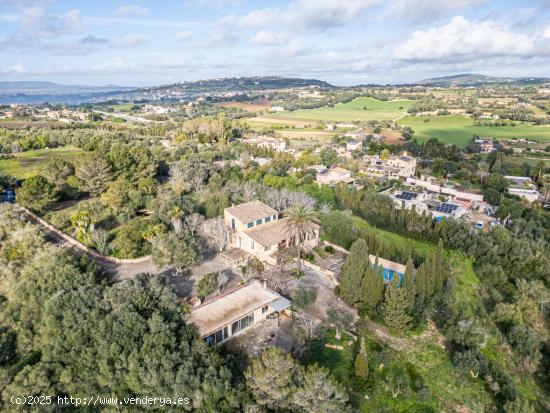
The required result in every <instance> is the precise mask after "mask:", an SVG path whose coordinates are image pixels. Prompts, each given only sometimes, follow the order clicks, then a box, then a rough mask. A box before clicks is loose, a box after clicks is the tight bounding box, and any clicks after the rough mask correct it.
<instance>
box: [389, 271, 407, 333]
mask: <svg viewBox="0 0 550 413" xmlns="http://www.w3.org/2000/svg"><path fill="white" fill-rule="evenodd" d="M383 315H384V322H385V323H386V325H388V326H389V327H390V328H392V329H393V330H395V331H398V332H403V331H406V330H408V328H409V325H410V323H411V321H412V317H411V316H410V315H409V312H408V298H407V291H406V290H405V289H404V288H401V287H400V286H399V277H393V280H392V282H391V283H390V284H389V285H388V287H387V288H386V293H385V296H384V304H383Z"/></svg>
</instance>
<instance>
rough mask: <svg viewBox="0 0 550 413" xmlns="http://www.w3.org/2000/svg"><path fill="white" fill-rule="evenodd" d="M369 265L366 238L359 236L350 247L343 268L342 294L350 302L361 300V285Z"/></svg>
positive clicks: (354, 302)
mask: <svg viewBox="0 0 550 413" xmlns="http://www.w3.org/2000/svg"><path fill="white" fill-rule="evenodd" d="M368 266H369V250H368V248H367V243H366V242H365V240H364V239H361V238H359V239H358V240H356V241H355V242H354V243H353V245H352V246H351V248H350V253H349V255H348V256H347V258H346V262H345V264H344V268H343V270H342V282H341V283H340V295H341V297H342V299H343V300H344V301H346V302H347V303H349V304H352V305H353V304H356V303H358V302H360V301H361V285H362V282H363V276H364V274H365V270H366V269H367V268H368Z"/></svg>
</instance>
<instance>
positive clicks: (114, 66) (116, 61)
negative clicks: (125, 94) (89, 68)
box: [93, 56, 128, 72]
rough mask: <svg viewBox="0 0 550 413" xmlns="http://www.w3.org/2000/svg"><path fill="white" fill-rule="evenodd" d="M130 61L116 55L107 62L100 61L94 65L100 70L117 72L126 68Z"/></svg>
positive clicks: (95, 68)
mask: <svg viewBox="0 0 550 413" xmlns="http://www.w3.org/2000/svg"><path fill="white" fill-rule="evenodd" d="M127 67H128V62H127V61H126V60H125V59H123V58H122V57H120V56H117V57H114V58H112V59H110V60H107V61H106V62H102V63H99V64H97V65H95V66H94V67H93V69H94V70H97V71H100V72H115V71H119V70H121V69H126V68H127Z"/></svg>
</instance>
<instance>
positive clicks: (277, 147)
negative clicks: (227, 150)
mask: <svg viewBox="0 0 550 413" xmlns="http://www.w3.org/2000/svg"><path fill="white" fill-rule="evenodd" d="M242 141H243V142H244V143H247V144H249V145H254V146H257V147H259V148H266V149H273V150H274V151H276V152H284V151H285V150H286V148H287V144H286V142H285V140H284V139H277V138H272V137H270V136H264V135H261V136H254V137H252V138H247V139H243V140H242Z"/></svg>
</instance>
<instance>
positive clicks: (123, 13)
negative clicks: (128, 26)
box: [114, 4, 149, 17]
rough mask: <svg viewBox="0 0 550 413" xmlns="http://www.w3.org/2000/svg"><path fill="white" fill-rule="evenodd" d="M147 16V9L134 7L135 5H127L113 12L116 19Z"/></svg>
mask: <svg viewBox="0 0 550 413" xmlns="http://www.w3.org/2000/svg"><path fill="white" fill-rule="evenodd" d="M148 14H149V9H148V8H146V7H141V6H136V5H135V4H127V5H125V6H120V7H119V8H118V9H116V10H115V12H114V15H115V16H117V17H135V16H146V15H148Z"/></svg>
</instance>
